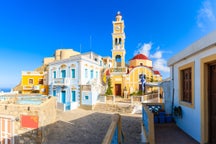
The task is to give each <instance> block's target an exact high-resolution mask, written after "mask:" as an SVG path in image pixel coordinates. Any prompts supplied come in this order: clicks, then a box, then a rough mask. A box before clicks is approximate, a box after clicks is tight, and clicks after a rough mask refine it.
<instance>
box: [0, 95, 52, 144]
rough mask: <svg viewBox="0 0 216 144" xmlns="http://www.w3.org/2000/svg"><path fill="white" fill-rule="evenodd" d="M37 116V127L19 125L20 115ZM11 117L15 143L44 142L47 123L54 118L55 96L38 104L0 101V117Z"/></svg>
mask: <svg viewBox="0 0 216 144" xmlns="http://www.w3.org/2000/svg"><path fill="white" fill-rule="evenodd" d="M22 115H29V116H38V128H37V129H31V128H25V127H22V125H21V121H22V120H21V116H22ZM7 116H10V117H12V121H13V125H14V128H13V129H14V136H15V137H14V141H15V143H17V144H27V143H28V144H41V143H45V142H46V136H47V135H48V133H49V129H48V127H47V126H48V125H49V124H52V123H54V122H55V120H56V98H55V97H50V98H49V99H47V100H46V101H44V102H43V103H42V104H40V105H29V104H25V105H21V104H14V103H11V102H10V101H6V102H4V103H0V117H7Z"/></svg>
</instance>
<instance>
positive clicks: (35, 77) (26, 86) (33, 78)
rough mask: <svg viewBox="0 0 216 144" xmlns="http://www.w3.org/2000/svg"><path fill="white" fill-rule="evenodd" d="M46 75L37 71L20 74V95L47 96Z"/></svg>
mask: <svg viewBox="0 0 216 144" xmlns="http://www.w3.org/2000/svg"><path fill="white" fill-rule="evenodd" d="M46 77H47V73H46V72H37V71H23V72H22V80H21V87H22V91H21V93H22V94H31V93H39V94H43V95H47V94H48V85H47V80H46Z"/></svg>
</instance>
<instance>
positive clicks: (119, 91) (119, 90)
mask: <svg viewBox="0 0 216 144" xmlns="http://www.w3.org/2000/svg"><path fill="white" fill-rule="evenodd" d="M115 95H116V96H121V84H115Z"/></svg>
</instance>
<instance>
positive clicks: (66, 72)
mask: <svg viewBox="0 0 216 144" xmlns="http://www.w3.org/2000/svg"><path fill="white" fill-rule="evenodd" d="M102 67H103V61H102V57H101V56H99V55H97V54H95V53H93V52H88V53H83V54H78V55H74V56H71V57H69V58H67V59H62V60H57V61H54V62H51V63H49V95H53V96H56V97H57V101H58V106H59V107H61V108H62V109H64V110H72V109H75V108H77V107H79V106H81V107H84V108H88V109H89V108H90V109H91V108H92V107H93V106H94V105H95V104H96V102H97V100H98V96H99V94H100V93H101V90H102V84H101V69H102Z"/></svg>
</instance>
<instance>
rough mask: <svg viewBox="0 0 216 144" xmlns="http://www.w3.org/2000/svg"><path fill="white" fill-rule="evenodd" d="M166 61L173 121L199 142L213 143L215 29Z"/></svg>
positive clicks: (215, 68) (215, 83) (215, 93)
mask: <svg viewBox="0 0 216 144" xmlns="http://www.w3.org/2000/svg"><path fill="white" fill-rule="evenodd" d="M168 65H169V66H170V67H171V94H172V95H173V98H174V99H173V102H174V108H173V109H174V116H175V121H176V124H177V125H178V126H179V127H180V128H181V129H182V130H183V131H185V132H186V133H187V134H189V135H190V136H192V137H193V138H194V139H196V140H197V141H198V142H199V143H202V144H205V143H212V144H213V143H216V132H215V130H216V118H215V117H216V105H215V103H216V88H215V85H216V31H214V32H212V33H210V34H208V35H207V36H205V37H203V38H201V39H200V40H198V41H196V42H195V43H193V44H192V45H190V46H188V47H187V48H186V49H184V50H183V51H181V52H179V53H178V54H176V55H175V56H173V57H172V58H171V59H170V60H169V61H168ZM177 108H178V109H177ZM175 109H176V111H177V110H178V111H180V112H178V111H177V112H176V113H175ZM179 115H180V116H179Z"/></svg>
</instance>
